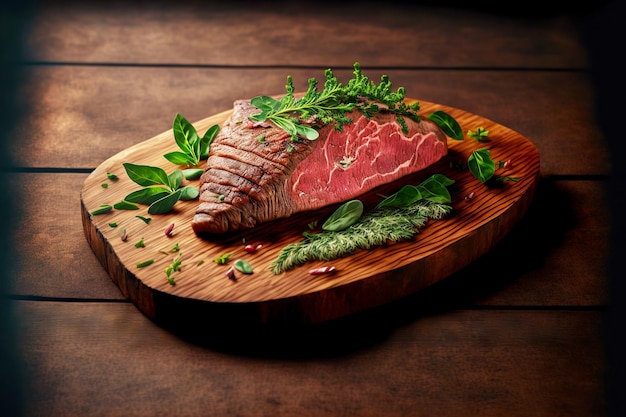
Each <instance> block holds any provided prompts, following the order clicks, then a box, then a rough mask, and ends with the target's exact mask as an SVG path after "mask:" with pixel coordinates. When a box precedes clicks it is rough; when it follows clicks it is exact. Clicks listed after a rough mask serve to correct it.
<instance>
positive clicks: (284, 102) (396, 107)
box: [249, 62, 463, 141]
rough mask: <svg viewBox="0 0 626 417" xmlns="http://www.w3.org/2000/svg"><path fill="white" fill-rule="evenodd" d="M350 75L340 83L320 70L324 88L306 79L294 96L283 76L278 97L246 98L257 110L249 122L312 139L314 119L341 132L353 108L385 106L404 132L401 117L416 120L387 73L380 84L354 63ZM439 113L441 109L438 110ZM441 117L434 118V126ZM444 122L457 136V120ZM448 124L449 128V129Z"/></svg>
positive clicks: (415, 106)
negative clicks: (301, 92)
mask: <svg viewBox="0 0 626 417" xmlns="http://www.w3.org/2000/svg"><path fill="white" fill-rule="evenodd" d="M353 74H354V77H353V78H352V79H350V80H349V81H348V83H347V84H342V83H340V82H339V81H338V80H337V77H335V76H334V75H333V72H332V70H330V69H327V70H326V71H325V72H324V75H325V77H326V81H325V83H324V89H323V90H322V91H317V84H318V83H317V80H316V79H315V78H310V79H309V80H308V88H307V91H306V93H305V94H304V96H303V97H301V98H296V97H295V96H294V92H295V88H294V85H293V79H292V77H291V76H288V77H287V85H286V86H285V88H286V90H287V94H286V95H284V96H283V97H282V98H281V99H280V100H277V99H275V98H273V97H269V96H258V97H254V98H253V99H252V100H250V103H251V104H252V105H253V106H255V107H257V108H258V109H259V110H261V112H260V113H257V114H254V115H251V116H250V117H249V119H250V120H251V121H253V122H261V123H262V122H266V121H268V120H269V121H272V122H274V124H276V125H277V126H278V127H280V128H281V129H283V130H285V131H286V132H287V133H289V135H290V137H291V140H292V141H296V140H298V137H299V136H301V137H303V138H306V139H309V140H315V139H317V138H318V137H319V133H318V131H317V130H316V129H315V127H314V123H315V122H316V121H319V122H321V123H322V124H324V125H327V124H331V123H334V128H335V129H336V130H339V131H341V130H342V129H343V126H344V125H345V124H349V123H352V119H350V118H349V117H347V116H346V113H347V112H351V111H353V110H355V109H358V110H360V111H361V112H362V113H363V114H364V115H365V116H366V117H371V116H373V115H374V114H376V113H378V112H379V111H380V110H381V108H386V109H387V111H390V112H392V113H394V114H395V115H396V120H397V122H398V124H399V125H400V126H401V127H402V131H403V132H404V133H405V134H406V133H408V126H407V124H406V121H405V120H404V117H408V118H409V119H411V120H414V121H419V120H420V115H419V114H418V110H419V108H420V105H419V102H414V103H412V104H407V103H406V102H405V101H404V98H405V89H404V87H399V88H398V89H397V90H396V91H393V90H392V85H391V81H390V80H389V77H388V76H387V75H383V76H381V79H380V83H378V84H376V83H375V82H373V81H371V80H370V79H369V78H368V77H366V76H365V75H363V73H362V72H361V66H360V64H359V63H358V62H355V63H354V71H353ZM440 113H443V112H440ZM440 119H441V118H438V120H434V121H435V122H436V123H437V124H438V125H439V121H440ZM443 119H444V121H445V123H444V125H440V127H441V128H442V129H443V130H444V132H445V133H446V134H447V135H449V136H450V137H452V138H454V139H459V140H460V139H462V136H463V135H462V133H461V135H460V137H459V135H458V132H460V128H459V127H458V123H457V122H456V121H455V120H454V119H453V118H452V117H451V116H449V115H447V114H446V115H445V116H444V118H443ZM450 126H452V128H450Z"/></svg>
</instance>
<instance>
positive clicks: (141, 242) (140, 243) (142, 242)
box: [135, 238, 146, 248]
mask: <svg viewBox="0 0 626 417" xmlns="http://www.w3.org/2000/svg"><path fill="white" fill-rule="evenodd" d="M135 247H136V248H145V247H146V244H145V243H144V241H143V238H141V239H139V241H138V242H137V243H135Z"/></svg>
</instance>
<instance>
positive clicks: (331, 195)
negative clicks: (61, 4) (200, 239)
mask: <svg viewBox="0 0 626 417" xmlns="http://www.w3.org/2000/svg"><path fill="white" fill-rule="evenodd" d="M258 112H259V109H257V108H256V107H254V106H252V105H251V104H250V102H249V101H245V100H238V101H236V102H235V103H234V110H233V114H232V115H231V116H230V117H229V118H228V119H227V120H226V121H225V122H224V124H223V126H222V128H221V130H220V132H219V134H218V136H217V137H216V138H215V140H214V141H213V143H212V144H211V150H210V153H209V158H208V160H207V163H206V168H205V172H204V174H203V175H202V177H201V178H200V204H199V206H198V209H197V210H196V214H195V216H194V218H193V221H192V227H193V230H194V231H195V232H196V233H198V234H202V233H211V234H219V233H226V232H230V231H236V230H241V229H246V228H252V227H254V226H256V225H257V224H259V223H263V222H267V221H270V220H275V219H278V218H283V217H288V216H290V215H292V214H294V213H297V212H302V211H307V210H314V209H318V208H321V207H324V206H327V205H330V204H335V203H339V202H342V201H347V200H350V199H353V198H356V197H358V196H360V195H362V194H364V193H366V192H367V191H370V190H372V189H373V188H375V187H377V186H379V185H382V184H387V183H390V182H392V181H395V180H398V179H400V178H402V177H404V176H406V175H408V174H411V173H415V172H417V171H420V170H422V169H424V168H426V167H428V166H430V165H432V164H433V163H435V162H436V161H438V160H439V159H441V158H442V157H443V156H445V155H446V154H447V152H448V147H447V139H446V136H445V134H444V133H443V132H442V131H441V130H440V128H439V127H438V126H437V125H436V124H435V123H433V122H431V121H429V120H427V119H422V120H421V121H420V122H414V121H412V120H410V119H406V123H407V125H408V127H409V132H408V134H406V135H405V134H404V133H402V129H401V127H400V125H399V124H398V123H397V121H396V116H395V114H392V113H390V112H385V111H381V112H379V113H377V114H376V115H374V116H373V117H372V118H370V119H368V118H367V117H365V116H364V115H363V114H361V113H359V112H353V113H351V114H350V115H349V116H350V118H351V119H352V120H353V123H351V124H346V125H344V127H343V131H341V132H340V131H337V130H335V129H334V128H333V127H332V126H324V127H322V128H321V129H320V130H319V133H320V135H319V138H318V139H317V140H313V141H309V140H306V139H302V140H299V141H296V142H291V141H290V140H289V135H288V134H287V133H286V132H285V131H284V130H282V129H280V128H278V127H276V126H274V125H273V124H271V123H267V124H263V125H259V124H258V123H252V122H250V121H249V120H248V116H250V115H252V114H255V113H258Z"/></svg>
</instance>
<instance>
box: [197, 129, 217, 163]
mask: <svg viewBox="0 0 626 417" xmlns="http://www.w3.org/2000/svg"><path fill="white" fill-rule="evenodd" d="M219 131H220V126H219V125H213V126H211V127H210V128H209V129H208V130H207V131H206V133H205V134H204V136H202V139H200V153H199V156H200V159H201V160H202V159H207V158H208V157H209V149H210V147H211V143H212V142H213V139H215V137H216V136H217V133H218V132H219Z"/></svg>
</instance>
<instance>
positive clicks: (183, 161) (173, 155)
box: [163, 114, 220, 167]
mask: <svg viewBox="0 0 626 417" xmlns="http://www.w3.org/2000/svg"><path fill="white" fill-rule="evenodd" d="M219 129H220V128H219V125H213V126H211V127H210V128H209V129H208V130H207V131H206V133H205V134H204V136H202V137H200V136H199V135H198V132H197V131H196V128H195V127H193V125H192V124H191V123H189V122H188V121H187V119H185V118H184V117H183V116H181V115H180V114H177V115H176V117H175V118H174V123H173V124H172V130H173V132H174V140H175V141H176V145H178V147H179V148H180V151H175V152H170V153H167V154H165V155H163V156H164V157H165V159H167V160H168V161H170V162H172V163H174V164H176V165H186V166H192V167H195V166H198V164H199V163H200V161H201V160H203V159H206V158H207V157H208V154H209V147H210V145H211V142H212V141H213V139H215V136H216V135H217V133H218V132H219Z"/></svg>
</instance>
